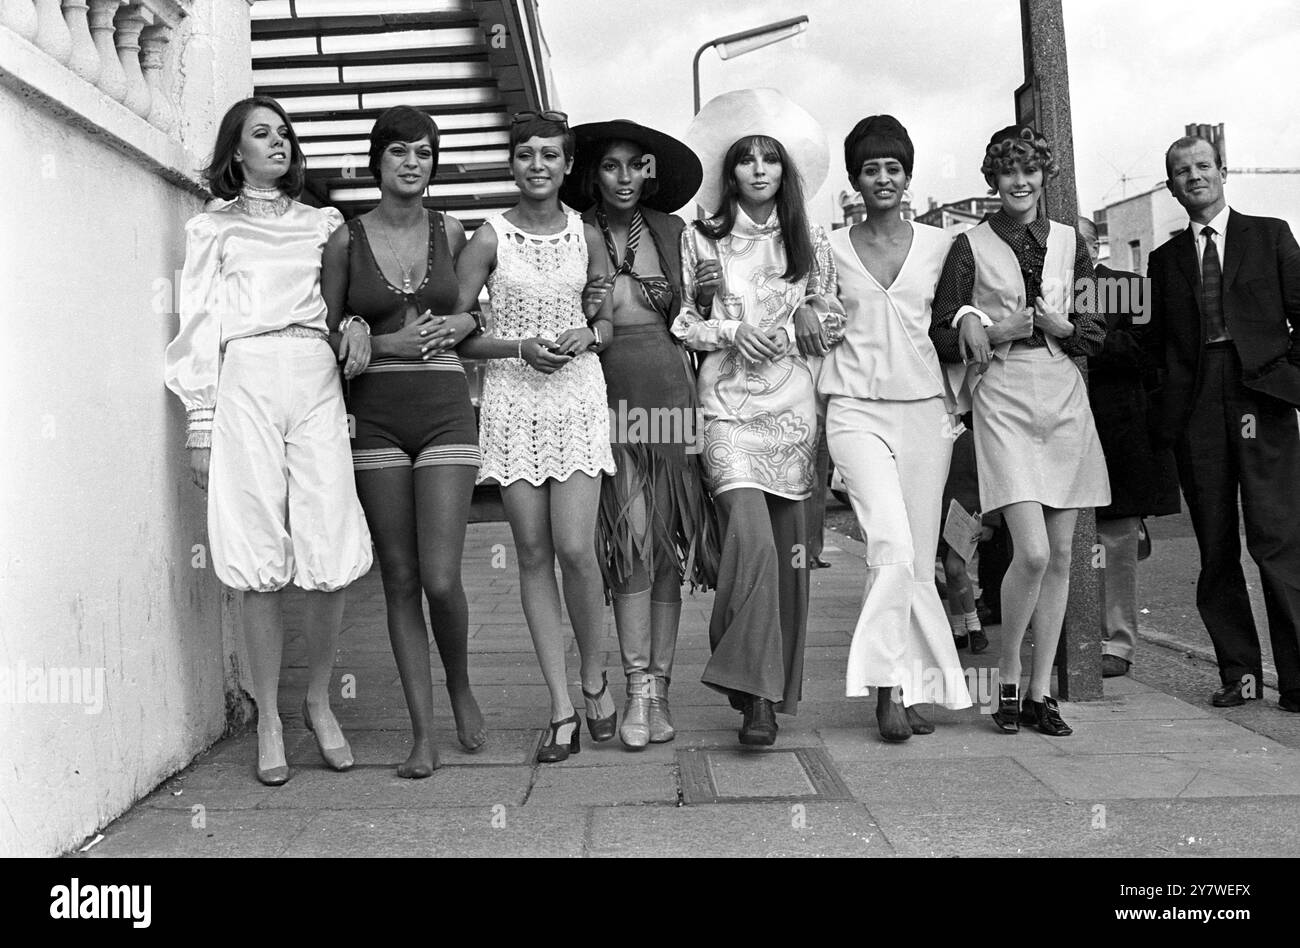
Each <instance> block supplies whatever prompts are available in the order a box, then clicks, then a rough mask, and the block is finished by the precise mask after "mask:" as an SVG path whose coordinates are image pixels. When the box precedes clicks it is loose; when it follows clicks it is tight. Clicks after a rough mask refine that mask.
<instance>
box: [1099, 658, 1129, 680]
mask: <svg viewBox="0 0 1300 948" xmlns="http://www.w3.org/2000/svg"><path fill="white" fill-rule="evenodd" d="M1129 665H1130V663H1129V660H1128V659H1126V658H1120V657H1119V656H1118V655H1103V656H1102V657H1101V677H1102V678H1121V677H1123V676H1124V675H1127V674H1128V670H1129Z"/></svg>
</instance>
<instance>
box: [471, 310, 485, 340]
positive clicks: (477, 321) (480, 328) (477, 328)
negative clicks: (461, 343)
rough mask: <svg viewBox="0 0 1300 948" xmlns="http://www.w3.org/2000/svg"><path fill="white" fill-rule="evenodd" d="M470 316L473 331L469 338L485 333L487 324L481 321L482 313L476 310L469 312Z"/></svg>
mask: <svg viewBox="0 0 1300 948" xmlns="http://www.w3.org/2000/svg"><path fill="white" fill-rule="evenodd" d="M469 314H470V316H472V317H474V329H473V331H472V332H471V333H470V335H471V336H480V335H482V334H483V333H485V332H487V323H486V322H485V321H484V319H483V313H482V312H481V311H479V310H477V309H471V310H469Z"/></svg>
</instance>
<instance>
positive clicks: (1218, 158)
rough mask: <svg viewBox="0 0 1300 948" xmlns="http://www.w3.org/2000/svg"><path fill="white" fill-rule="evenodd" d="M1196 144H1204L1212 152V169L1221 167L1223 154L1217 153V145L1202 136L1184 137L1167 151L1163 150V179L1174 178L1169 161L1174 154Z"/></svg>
mask: <svg viewBox="0 0 1300 948" xmlns="http://www.w3.org/2000/svg"><path fill="white" fill-rule="evenodd" d="M1197 142H1205V144H1207V145H1209V146H1210V148H1211V149H1213V150H1214V167H1216V168H1222V167H1223V152H1221V151H1219V146H1218V144H1217V143H1215V142H1212V141H1210V140H1209V139H1208V138H1206V137H1205V136H1204V135H1184V136H1183V137H1182V138H1180V139H1178V141H1176V142H1174V143H1173V144H1172V145H1170V146H1169V148H1168V149H1166V150H1165V177H1166V178H1172V177H1173V176H1174V169H1173V168H1172V167H1171V165H1170V159H1172V158H1173V157H1174V152H1176V151H1180V150H1182V149H1184V148H1191V147H1192V146H1193V145H1195V144H1196V143H1197Z"/></svg>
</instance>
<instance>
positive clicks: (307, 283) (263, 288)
mask: <svg viewBox="0 0 1300 948" xmlns="http://www.w3.org/2000/svg"><path fill="white" fill-rule="evenodd" d="M342 223H343V215H342V214H341V213H339V211H338V210H336V209H335V208H332V207H326V208H318V207H309V206H308V205H306V204H301V203H299V202H296V201H295V202H293V203H291V204H290V205H289V208H288V210H286V211H285V212H284V213H283V214H282V215H280V216H278V217H277V216H265V217H264V216H253V215H250V214H248V213H247V212H246V211H244V210H243V208H242V205H241V204H240V202H238V201H214V202H212V205H210V207H209V209H208V210H207V211H206V212H204V213H202V214H199V215H196V216H195V217H192V218H191V219H190V220H189V221H188V222H187V223H186V225H185V265H184V269H183V270H182V271H181V281H180V289H179V293H178V298H179V299H178V302H179V309H180V331H179V332H178V333H177V334H176V338H175V339H173V340H172V341H171V343H170V344H169V345H168V346H167V355H166V371H165V380H166V383H167V387H168V388H169V389H171V390H172V391H173V392H175V393H176V395H177V396H179V398H180V400H181V402H182V403H183V404H184V405H185V411H186V416H187V420H188V426H187V437H186V441H185V444H186V447H192V448H193V447H208V446H209V444H210V437H211V431H212V417H213V414H214V413H215V411H216V405H217V377H218V374H219V371H220V367H221V353H222V351H223V350H224V349H225V346H226V343H228V342H229V341H230V340H231V339H240V338H244V337H246V336H257V335H260V334H262V333H266V332H274V331H275V330H278V329H285V328H287V327H289V326H294V325H298V326H304V327H307V328H309V329H318V330H320V331H321V332H326V331H327V328H326V321H325V315H326V306H325V299H324V297H322V296H321V289H320V269H321V254H322V253H323V252H324V250H325V243H326V241H327V240H329V236H330V234H331V233H333V232H334V230H335V229H336V228H337V227H339V226H341V225H342Z"/></svg>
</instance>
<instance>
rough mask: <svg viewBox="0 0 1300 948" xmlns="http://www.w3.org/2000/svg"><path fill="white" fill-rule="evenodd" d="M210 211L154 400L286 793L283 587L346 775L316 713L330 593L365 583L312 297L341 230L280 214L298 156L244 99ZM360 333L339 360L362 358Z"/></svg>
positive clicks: (312, 215)
mask: <svg viewBox="0 0 1300 948" xmlns="http://www.w3.org/2000/svg"><path fill="white" fill-rule="evenodd" d="M204 173H205V175H206V177H207V179H208V183H209V187H210V188H211V190H212V193H213V194H215V195H216V197H217V200H215V201H213V202H211V203H210V204H209V205H208V209H207V211H206V212H205V213H203V214H199V215H197V216H196V217H194V218H192V219H191V220H190V221H189V222H188V223H187V224H186V225H185V232H186V248H185V269H184V271H183V274H182V278H181V281H182V282H181V291H180V331H179V332H178V333H177V335H176V338H175V339H174V340H172V343H171V345H169V346H168V347H167V370H166V381H167V387H168V388H170V389H171V390H172V391H173V392H175V393H176V394H177V395H178V396H179V397H180V399H181V401H182V402H183V403H184V405H185V408H186V411H187V415H188V420H189V433H188V436H187V438H186V442H185V444H186V447H188V448H189V449H190V467H191V471H192V476H193V479H194V482H195V483H196V484H197V485H198V486H199V487H200V488H202V489H204V490H207V492H208V534H209V537H208V539H209V543H210V546H211V553H212V564H213V568H214V569H215V571H216V574H217V578H218V579H220V580H221V582H222V583H224V584H225V585H227V586H229V587H230V588H232V589H239V590H242V591H243V593H244V597H243V600H244V601H243V615H244V635H245V639H246V641H247V645H248V655H249V662H250V672H251V675H252V679H253V697H254V700H255V701H256V702H257V756H258V763H257V777H258V779H259V780H261V781H262V782H263V783H265V784H268V785H278V784H282V783H284V782H285V781H286V780H288V779H289V768H288V765H287V763H286V761H285V754H284V738H283V734H282V729H281V724H280V716H279V710H278V692H279V677H280V658H281V653H282V650H283V644H284V623H283V619H282V616H281V613H280V597H279V596H277V595H275V594H276V593H277V592H279V590H281V589H283V588H284V587H285V586H287V585H288V584H289V583H293V584H294V585H296V586H298V587H300V588H301V589H304V590H306V591H307V595H306V605H307V614H306V616H305V619H304V623H303V627H304V629H305V630H306V635H307V662H308V681H307V696H306V700H305V701H304V702H303V717H304V720H305V723H306V725H307V727H308V728H309V729H311V730H312V731H313V733H314V734H315V736H316V742H317V745H318V746H319V748H320V751H321V754H322V756H323V757H324V758H325V760H326V762H327V763H328V764H329V765H330V766H331V767H333V768H334V769H335V770H346V769H348V768H349V767H351V766H352V763H353V760H352V751H351V749H350V748H349V746H348V742H347V740H346V738H344V736H343V732H342V730H341V729H340V728H339V724H338V721H336V720H335V718H334V714H333V712H332V711H331V710H330V706H329V684H330V675H331V672H332V671H333V668H334V655H335V652H336V651H337V645H338V636H339V630H340V627H341V625H342V618H343V592H342V591H343V589H345V588H346V587H347V586H348V585H349V584H351V583H352V582H353V581H354V580H355V579H357V578H358V577H359V576H361V575H363V574H364V573H365V572H366V571H367V570H368V569H370V556H371V554H370V533H369V531H368V530H367V529H366V522H365V518H364V516H363V514H362V511H361V505H360V503H359V502H358V501H357V494H356V488H355V486H354V483H353V479H352V458H351V451H350V449H349V446H348V430H347V420H346V417H345V413H344V408H343V393H342V390H341V388H340V385H339V378H338V366H337V364H336V359H335V354H334V351H333V350H332V349H331V348H330V343H329V334H328V332H327V330H326V323H325V314H326V308H325V301H324V299H323V298H322V296H321V292H320V265H321V253H322V251H323V249H324V247H325V242H326V240H328V238H329V235H330V233H331V232H332V231H333V230H334V228H336V227H338V226H339V225H340V224H341V223H342V222H343V218H342V215H340V214H339V212H338V211H336V210H334V209H333V208H325V209H321V208H314V207H308V206H307V205H305V204H301V203H299V202H297V201H295V200H294V197H295V196H296V195H297V194H298V193H299V192H300V191H301V189H302V181H303V155H302V150H301V149H300V148H299V146H298V139H297V137H296V136H295V135H294V132H293V127H292V126H291V125H290V124H289V119H288V116H287V115H285V113H284V110H283V109H282V108H281V107H280V105H279V103H277V102H276V101H275V100H274V99H271V98H267V97H265V96H256V97H254V98H251V99H244V100H243V101H241V102H238V103H236V104H235V105H233V106H232V107H231V108H230V111H228V112H227V113H226V115H225V117H224V118H223V119H222V120H221V126H220V128H219V129H218V132H217V143H216V147H215V149H214V151H213V157H212V163H211V164H210V165H209V166H208V168H207V169H206V170H205V172H204ZM369 348H370V344H369V330H368V329H367V328H366V326H365V324H364V323H356V322H354V323H352V324H351V325H348V326H345V327H344V328H343V332H342V341H341V342H340V343H339V359H340V360H345V361H347V362H348V363H349V368H355V367H356V362H357V361H360V362H361V363H363V364H364V362H365V361H366V360H367V359H368V358H369Z"/></svg>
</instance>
